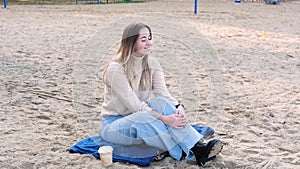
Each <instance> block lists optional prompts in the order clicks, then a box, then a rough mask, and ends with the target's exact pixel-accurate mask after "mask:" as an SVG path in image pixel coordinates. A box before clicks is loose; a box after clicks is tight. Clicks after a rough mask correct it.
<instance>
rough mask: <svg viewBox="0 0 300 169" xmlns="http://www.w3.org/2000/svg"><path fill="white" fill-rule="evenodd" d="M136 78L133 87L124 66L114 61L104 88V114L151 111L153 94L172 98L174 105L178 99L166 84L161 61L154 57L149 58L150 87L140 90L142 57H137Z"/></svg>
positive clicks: (110, 66)
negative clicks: (148, 103) (150, 105)
mask: <svg viewBox="0 0 300 169" xmlns="http://www.w3.org/2000/svg"><path fill="white" fill-rule="evenodd" d="M134 59H135V67H134V69H135V72H136V78H135V80H134V82H133V84H132V88H131V86H130V84H129V82H128V79H127V77H126V74H125V70H124V67H123V66H122V65H121V64H119V63H117V62H112V63H110V64H109V66H108V68H107V72H106V73H107V75H106V79H105V80H106V82H107V85H105V88H104V102H103V104H102V112H101V115H102V116H107V115H113V116H114V115H128V114H131V113H134V112H137V111H149V112H150V111H151V110H152V109H151V108H150V107H149V106H148V105H147V102H148V101H149V100H150V99H151V97H152V96H161V97H164V98H166V99H168V100H170V101H171V102H172V103H173V104H174V105H176V104H178V101H177V100H176V99H174V98H173V97H172V96H171V95H170V93H169V91H168V89H167V87H166V84H165V80H164V75H163V71H162V69H161V66H160V64H159V62H158V61H157V60H156V59H154V58H152V57H149V58H148V64H149V68H150V72H151V73H150V74H151V77H150V89H149V90H144V91H142V90H140V89H139V82H140V79H141V73H142V59H143V58H137V57H135V58H134Z"/></svg>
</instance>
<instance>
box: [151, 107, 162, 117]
mask: <svg viewBox="0 0 300 169" xmlns="http://www.w3.org/2000/svg"><path fill="white" fill-rule="evenodd" d="M151 113H152V114H153V115H154V116H155V117H156V118H157V119H159V120H162V117H163V115H162V114H160V113H158V112H156V111H155V110H154V109H152V110H151Z"/></svg>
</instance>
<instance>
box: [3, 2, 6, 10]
mask: <svg viewBox="0 0 300 169" xmlns="http://www.w3.org/2000/svg"><path fill="white" fill-rule="evenodd" d="M3 3H4V9H5V8H6V0H3Z"/></svg>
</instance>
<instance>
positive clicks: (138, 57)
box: [132, 55, 145, 63]
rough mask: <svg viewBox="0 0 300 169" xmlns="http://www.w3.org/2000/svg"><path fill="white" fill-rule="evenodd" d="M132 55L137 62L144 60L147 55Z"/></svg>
mask: <svg viewBox="0 0 300 169" xmlns="http://www.w3.org/2000/svg"><path fill="white" fill-rule="evenodd" d="M132 57H133V59H134V62H135V63H140V62H142V61H143V59H144V57H145V55H143V56H135V55H132Z"/></svg>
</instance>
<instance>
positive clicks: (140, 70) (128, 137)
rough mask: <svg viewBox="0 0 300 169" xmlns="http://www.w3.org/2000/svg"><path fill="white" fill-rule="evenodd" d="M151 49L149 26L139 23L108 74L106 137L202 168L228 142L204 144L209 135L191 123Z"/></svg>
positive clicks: (131, 28) (130, 28)
mask: <svg viewBox="0 0 300 169" xmlns="http://www.w3.org/2000/svg"><path fill="white" fill-rule="evenodd" d="M151 47H152V33H151V29H150V27H149V26H147V25H144V24H142V23H137V24H136V23H134V24H130V25H128V26H127V27H126V28H125V30H124V32H123V36H122V40H121V44H120V47H119V49H118V51H117V54H116V56H115V57H114V58H113V59H112V61H111V62H110V63H109V64H108V65H107V67H106V69H105V71H104V74H103V82H104V84H105V91H104V102H103V105H102V108H103V110H102V124H101V137H102V138H103V139H104V140H105V141H107V142H110V143H113V144H117V145H124V146H130V145H143V146H145V147H154V148H157V149H159V150H162V151H168V152H169V154H170V155H171V157H173V158H174V159H175V160H177V161H179V160H180V159H181V158H182V156H186V159H187V160H193V159H196V161H197V164H198V165H200V166H202V165H204V164H205V163H206V162H207V161H209V160H211V159H213V158H215V156H216V155H217V154H218V153H219V152H220V151H221V149H222V147H223V144H222V142H221V141H220V140H217V139H214V140H211V141H209V142H208V143H207V144H205V143H203V142H204V139H203V136H202V135H201V134H199V132H197V131H196V130H195V129H194V128H193V127H192V126H191V125H190V124H188V123H187V118H186V114H185V111H184V106H183V105H181V104H180V103H179V102H178V101H177V100H176V99H175V98H173V97H172V96H171V95H170V93H169V92H168V90H167V87H166V84H165V80H164V76H163V71H162V69H161V66H160V64H159V62H158V61H157V60H156V59H154V58H152V57H150V56H149V54H150V49H151ZM152 96H154V97H152ZM151 98H152V99H151ZM137 153H138V152H137Z"/></svg>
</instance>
